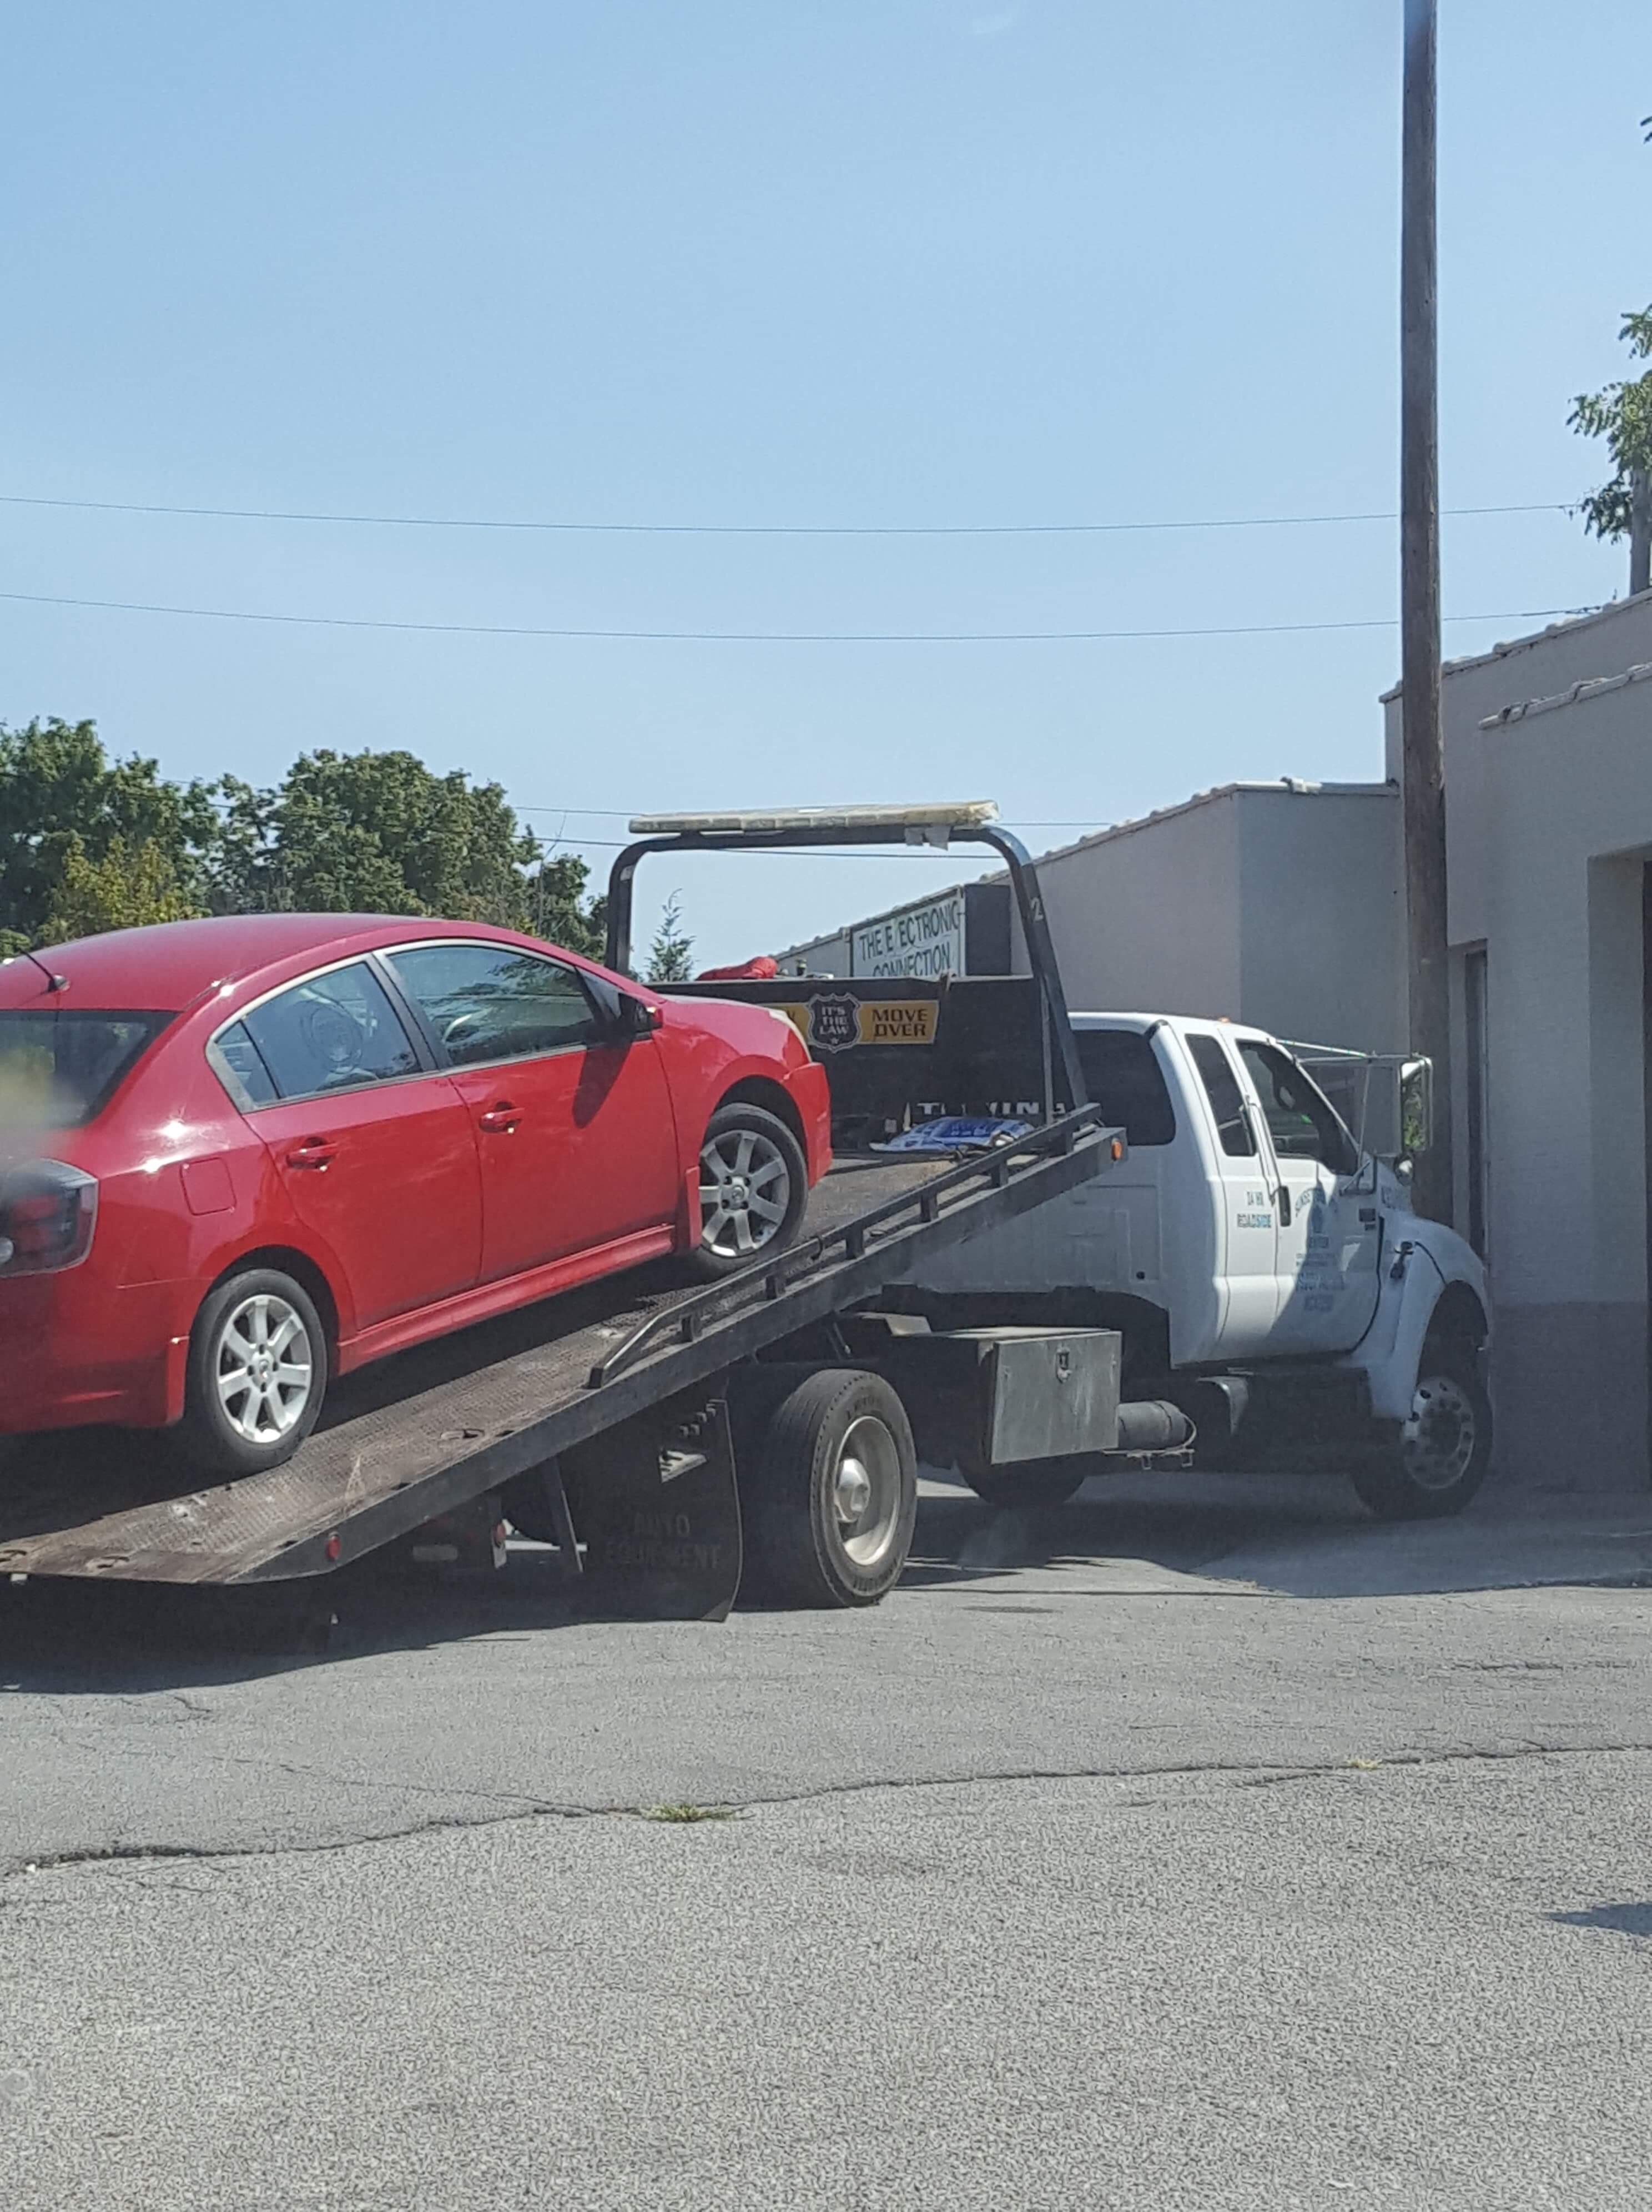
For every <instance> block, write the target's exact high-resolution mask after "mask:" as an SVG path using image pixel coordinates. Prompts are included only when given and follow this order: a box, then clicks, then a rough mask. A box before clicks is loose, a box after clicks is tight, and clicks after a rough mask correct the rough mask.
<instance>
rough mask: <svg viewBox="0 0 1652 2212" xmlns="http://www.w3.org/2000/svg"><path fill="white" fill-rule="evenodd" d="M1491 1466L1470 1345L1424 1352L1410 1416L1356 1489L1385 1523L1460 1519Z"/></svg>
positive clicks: (1487, 1407) (1487, 1410)
mask: <svg viewBox="0 0 1652 2212" xmlns="http://www.w3.org/2000/svg"><path fill="white" fill-rule="evenodd" d="M1490 1464H1491V1400H1490V1399H1489V1398H1488V1397H1487V1395H1486V1394H1485V1384H1484V1383H1482V1382H1481V1380H1480V1373H1479V1359H1478V1358H1477V1357H1476V1355H1475V1352H1474V1348H1473V1346H1472V1345H1454V1344H1449V1343H1448V1344H1441V1345H1433V1344H1430V1345H1429V1346H1426V1347H1425V1348H1424V1353H1423V1359H1422V1364H1421V1368H1420V1370H1419V1372H1418V1377H1417V1392H1416V1395H1415V1396H1414V1397H1413V1399H1412V1407H1411V1413H1410V1414H1409V1416H1408V1417H1407V1419H1405V1420H1404V1421H1402V1422H1400V1425H1399V1426H1398V1428H1397V1430H1396V1431H1394V1432H1393V1433H1392V1434H1391V1435H1390V1436H1388V1437H1386V1438H1385V1439H1384V1441H1383V1443H1382V1444H1381V1445H1380V1446H1379V1447H1378V1448H1377V1450H1376V1454H1375V1455H1373V1457H1372V1458H1371V1459H1370V1461H1368V1462H1366V1463H1365V1464H1364V1465H1361V1466H1357V1467H1356V1468H1354V1470H1353V1480H1354V1488H1355V1489H1356V1490H1357V1492H1358V1493H1359V1495H1360V1497H1361V1498H1363V1499H1364V1503H1365V1504H1367V1505H1368V1506H1369V1507H1370V1510H1371V1511H1372V1512H1373V1513H1375V1514H1376V1515H1377V1516H1378V1517H1379V1518H1380V1519H1382V1520H1384V1521H1428V1520H1438V1519H1442V1518H1443V1517H1444V1516H1446V1515H1448V1514H1451V1513H1461V1511H1462V1509H1463V1507H1464V1506H1465V1505H1467V1503H1468V1501H1469V1499H1470V1498H1472V1497H1473V1495H1474V1493H1475V1492H1476V1491H1477V1490H1478V1489H1479V1486H1480V1485H1481V1483H1482V1482H1484V1481H1485V1471H1486V1468H1488V1467H1489V1466H1490Z"/></svg>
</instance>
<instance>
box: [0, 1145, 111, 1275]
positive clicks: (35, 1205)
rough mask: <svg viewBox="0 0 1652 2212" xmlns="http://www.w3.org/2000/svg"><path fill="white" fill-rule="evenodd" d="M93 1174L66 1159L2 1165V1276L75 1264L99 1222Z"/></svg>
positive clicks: (48, 1271) (47, 1272) (52, 1270)
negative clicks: (10, 1166)
mask: <svg viewBox="0 0 1652 2212" xmlns="http://www.w3.org/2000/svg"><path fill="white" fill-rule="evenodd" d="M97 1218H98V1186H97V1178H96V1177H95V1176H89V1175H88V1174H87V1173H86V1172H85V1170H83V1169H81V1168H72V1167H70V1165H69V1164H67V1162H65V1161H64V1160H30V1161H29V1162H27V1164H26V1165H24V1166H21V1167H15V1168H4V1169H0V1277H9V1276H12V1275H50V1274H56V1273H58V1272H59V1271H60V1270H62V1269H63V1268H64V1267H78V1266H79V1264H80V1262H81V1261H82V1260H83V1259H84V1258H85V1257H86V1255H87V1254H88V1252H89V1251H90V1250H91V1249H92V1231H93V1230H94V1227H95V1226H96V1225H97Z"/></svg>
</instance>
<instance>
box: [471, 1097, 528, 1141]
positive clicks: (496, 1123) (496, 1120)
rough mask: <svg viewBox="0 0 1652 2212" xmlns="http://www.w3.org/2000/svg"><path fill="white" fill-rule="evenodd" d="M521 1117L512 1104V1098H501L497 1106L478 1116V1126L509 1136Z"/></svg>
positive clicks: (495, 1133) (493, 1132)
mask: <svg viewBox="0 0 1652 2212" xmlns="http://www.w3.org/2000/svg"><path fill="white" fill-rule="evenodd" d="M521 1118H522V1116H521V1115H520V1114H519V1112H518V1111H517V1109H516V1108H515V1107H514V1106H513V1105H512V1103H511V1102H510V1100H509V1099H508V1098H501V1100H500V1102H499V1103H498V1104H497V1105H496V1106H490V1107H489V1109H488V1110H487V1112H486V1113H485V1114H483V1115H479V1116H478V1117H477V1127H479V1128H483V1129H486V1130H488V1131H489V1132H490V1133H492V1134H494V1135H496V1136H497V1135H502V1136H507V1137H508V1136H509V1135H510V1134H511V1133H512V1132H513V1130H514V1129H515V1127H516V1125H517V1123H518V1122H519V1121H520V1120H521Z"/></svg>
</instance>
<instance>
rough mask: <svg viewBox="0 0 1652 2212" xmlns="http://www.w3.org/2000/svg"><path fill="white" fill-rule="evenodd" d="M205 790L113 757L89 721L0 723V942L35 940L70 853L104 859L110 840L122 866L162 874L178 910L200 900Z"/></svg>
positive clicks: (210, 826)
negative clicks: (146, 852) (136, 860)
mask: <svg viewBox="0 0 1652 2212" xmlns="http://www.w3.org/2000/svg"><path fill="white" fill-rule="evenodd" d="M216 830H217V823H216V811H215V809H214V806H213V804H212V799H211V795H210V792H209V790H208V788H207V787H206V786H205V785H203V784H201V783H198V782H197V783H191V784H186V785H179V784H176V783H172V782H169V781H167V779H166V778H165V777H164V776H163V775H161V771H160V767H159V764H158V763H156V762H155V761H152V760H144V759H143V758H142V757H139V756H138V755H137V754H133V755H132V756H131V757H130V758H128V759H125V760H114V761H112V760H111V759H110V758H109V757H108V755H107V754H106V751H105V750H104V748H103V744H102V742H101V740H100V738H99V736H98V733H97V726H96V725H95V723H93V722H64V721H61V720H58V718H57V717H56V716H55V715H54V716H52V717H51V718H50V719H48V720H45V721H32V722H29V723H27V725H25V726H23V727H22V728H21V729H6V728H4V727H3V726H0V940H3V941H4V942H5V943H6V944H8V945H10V946H11V949H13V950H14V951H15V950H20V949H21V946H22V945H34V944H38V943H39V941H40V939H41V936H42V933H44V931H45V930H46V926H47V922H48V920H49V918H50V916H51V914H52V902H53V900H54V898H55V897H56V896H57V894H58V887H59V885H60V884H61V882H62V880H63V876H64V866H65V863H66V860H67V858H68V855H69V854H70V852H71V851H72V850H76V849H78V851H79V853H80V855H81V858H82V860H83V861H86V862H89V863H91V864H93V865H96V864H98V863H100V862H102V861H103V860H106V858H107V856H108V854H109V852H110V849H111V848H112V845H113V843H114V842H115V840H116V839H117V838H118V839H119V840H120V841H121V842H122V844H123V846H124V847H125V852H126V854H127V856H128V860H127V862H126V863H125V864H123V865H128V866H129V865H131V859H132V856H135V855H137V854H138V853H139V852H140V849H141V848H143V847H145V846H153V847H155V857H154V858H152V859H151V860H149V861H148V862H146V863H145V864H144V865H145V866H148V867H149V868H151V869H154V870H157V871H158V872H159V873H158V876H157V880H160V879H161V878H166V877H167V876H169V877H170V878H171V879H172V880H173V883H174V884H176V886H177V890H178V894H179V896H180V897H181V898H182V899H183V900H184V901H185V903H186V905H188V906H191V907H193V906H195V905H197V904H201V903H203V890H204V888H205V884H204V876H203V854H204V852H205V849H206V848H207V847H208V845H209V844H210V842H211V841H212V840H213V838H214V837H215V836H216Z"/></svg>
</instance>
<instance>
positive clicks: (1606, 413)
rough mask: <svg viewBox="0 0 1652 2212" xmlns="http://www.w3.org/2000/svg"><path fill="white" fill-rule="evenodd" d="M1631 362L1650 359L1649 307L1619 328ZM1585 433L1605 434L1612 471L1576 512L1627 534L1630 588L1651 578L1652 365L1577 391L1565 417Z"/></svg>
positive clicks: (1610, 531) (1598, 532)
mask: <svg viewBox="0 0 1652 2212" xmlns="http://www.w3.org/2000/svg"><path fill="white" fill-rule="evenodd" d="M1618 335H1619V337H1620V338H1621V339H1623V341H1624V342H1625V344H1626V345H1627V346H1628V348H1629V350H1630V356H1631V359H1633V360H1635V361H1652V307H1647V308H1645V309H1643V311H1642V312H1641V313H1638V314H1630V315H1625V318H1624V325H1623V328H1622V329H1621V330H1620V331H1619V333H1618ZM1566 419H1567V421H1568V422H1570V425H1571V427H1572V428H1573V429H1574V430H1576V431H1578V432H1579V433H1580V434H1581V435H1582V436H1583V437H1585V438H1604V439H1605V440H1606V451H1607V453H1608V454H1609V455H1610V456H1611V459H1612V468H1613V473H1612V475H1611V477H1609V478H1608V480H1607V481H1606V483H1603V484H1602V485H1601V486H1600V489H1599V490H1598V491H1593V492H1591V493H1590V494H1589V495H1588V498H1587V499H1586V500H1584V501H1583V502H1582V507H1581V508H1580V509H1579V512H1580V513H1582V518H1583V526H1584V528H1585V529H1586V530H1589V531H1592V532H1594V535H1595V537H1597V538H1628V540H1629V542H1630V589H1631V591H1632V592H1635V591H1644V590H1645V589H1646V588H1647V585H1648V583H1649V581H1652V369H1649V370H1647V371H1646V372H1645V374H1643V375H1640V376H1637V377H1629V378H1624V379H1621V380H1619V382H1617V383H1615V384H1608V385H1606V386H1603V387H1602V388H1601V390H1600V391H1599V392H1580V393H1579V394H1578V396H1577V398H1576V399H1575V400H1574V401H1573V402H1572V409H1571V413H1570V415H1569V416H1567V418H1566Z"/></svg>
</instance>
